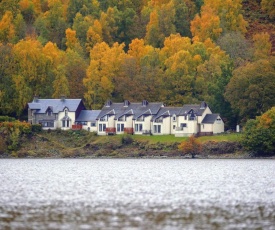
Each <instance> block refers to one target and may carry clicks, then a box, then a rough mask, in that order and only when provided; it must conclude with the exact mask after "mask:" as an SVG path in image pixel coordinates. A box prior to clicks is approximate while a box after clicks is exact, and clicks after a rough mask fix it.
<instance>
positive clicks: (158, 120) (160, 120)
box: [155, 117, 163, 123]
mask: <svg viewBox="0 0 275 230" xmlns="http://www.w3.org/2000/svg"><path fill="white" fill-rule="evenodd" d="M155 122H156V123H162V122H163V118H162V117H159V118H158V119H156V120H155Z"/></svg>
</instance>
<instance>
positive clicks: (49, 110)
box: [47, 107, 53, 116]
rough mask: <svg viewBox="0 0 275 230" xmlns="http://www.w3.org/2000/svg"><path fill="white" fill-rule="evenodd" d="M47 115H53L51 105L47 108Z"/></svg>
mask: <svg viewBox="0 0 275 230" xmlns="http://www.w3.org/2000/svg"><path fill="white" fill-rule="evenodd" d="M47 115H48V116H52V115H53V111H52V109H51V107H49V108H48V109H47Z"/></svg>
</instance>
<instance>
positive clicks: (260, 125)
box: [242, 107, 275, 156]
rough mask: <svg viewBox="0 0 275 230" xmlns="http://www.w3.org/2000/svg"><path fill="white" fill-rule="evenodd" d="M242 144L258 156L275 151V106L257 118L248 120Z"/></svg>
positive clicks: (272, 153)
mask: <svg viewBox="0 0 275 230" xmlns="http://www.w3.org/2000/svg"><path fill="white" fill-rule="evenodd" d="M242 144H243V145H244V146H245V148H246V149H247V150H249V151H251V152H252V153H254V154H255V155H256V156H265V155H270V154H271V155H274V153H275V107H272V108H271V109H269V110H268V111H266V112H265V113H264V114H262V115H261V116H258V117H256V119H253V120H249V121H247V123H246V125H245V127H244V133H243V139H242Z"/></svg>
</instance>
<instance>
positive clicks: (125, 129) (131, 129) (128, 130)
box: [124, 128, 134, 135]
mask: <svg viewBox="0 0 275 230" xmlns="http://www.w3.org/2000/svg"><path fill="white" fill-rule="evenodd" d="M124 133H126V134H131V135H133V134H134V128H124Z"/></svg>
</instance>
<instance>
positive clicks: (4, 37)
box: [0, 11, 15, 43]
mask: <svg viewBox="0 0 275 230" xmlns="http://www.w3.org/2000/svg"><path fill="white" fill-rule="evenodd" d="M14 36H15V30H14V24H13V15H12V12H10V11H6V12H5V14H4V15H3V17H2V18H1V21H0V42H4V43H7V42H11V41H12V39H13V38H14Z"/></svg>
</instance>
